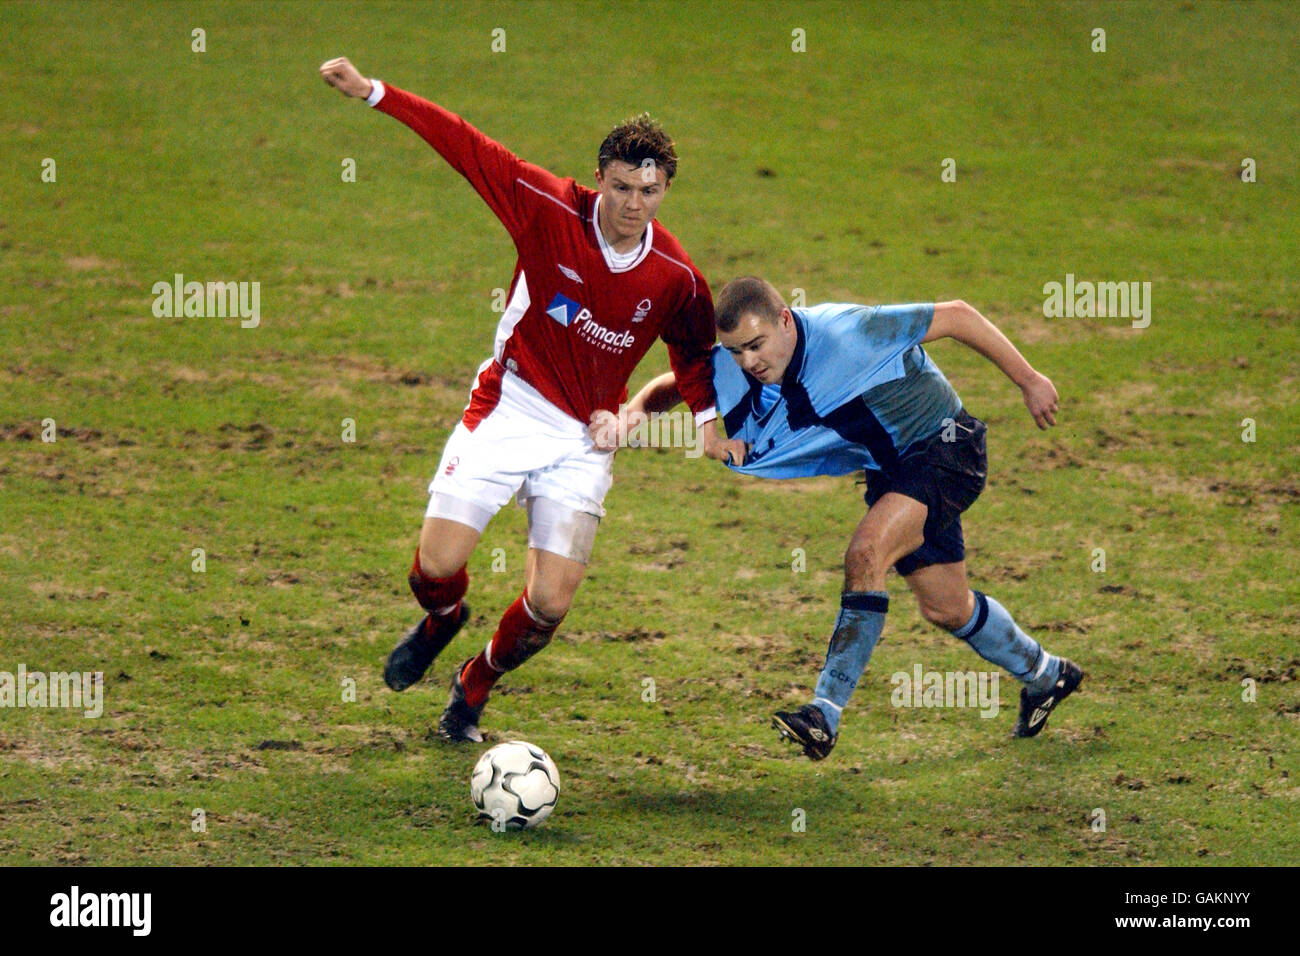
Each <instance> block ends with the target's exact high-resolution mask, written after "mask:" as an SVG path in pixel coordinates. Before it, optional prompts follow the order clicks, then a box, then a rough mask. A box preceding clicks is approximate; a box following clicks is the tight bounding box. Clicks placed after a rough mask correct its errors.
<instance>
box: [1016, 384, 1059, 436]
mask: <svg viewBox="0 0 1300 956" xmlns="http://www.w3.org/2000/svg"><path fill="white" fill-rule="evenodd" d="M1034 374H1035V377H1034V378H1033V379H1031V380H1030V381H1029V383H1028V384H1026V385H1023V386H1021V389H1020V390H1021V391H1022V392H1023V393H1024V396H1025V407H1026V408H1027V409H1029V414H1030V415H1033V416H1034V423H1035V424H1036V425H1038V427H1039V428H1047V427H1048V426H1049V425H1055V424H1056V403H1057V400H1058V399H1057V395H1056V386H1055V385H1053V384H1052V380H1051V379H1050V378H1048V377H1047V376H1046V375H1039V374H1038V373H1036V372H1035V373H1034Z"/></svg>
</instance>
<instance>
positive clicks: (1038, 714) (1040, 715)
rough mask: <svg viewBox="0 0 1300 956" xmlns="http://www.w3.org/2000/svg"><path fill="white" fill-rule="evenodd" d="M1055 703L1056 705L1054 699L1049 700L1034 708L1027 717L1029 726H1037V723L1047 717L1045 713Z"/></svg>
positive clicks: (1048, 712)
mask: <svg viewBox="0 0 1300 956" xmlns="http://www.w3.org/2000/svg"><path fill="white" fill-rule="evenodd" d="M1055 705H1056V701H1055V700H1049V701H1048V702H1047V703H1045V704H1043V705H1042V706H1040V707H1038V708H1037V709H1035V710H1034V712H1033V714H1031V715H1030V717H1029V726H1030V727H1037V726H1038V725H1039V724H1041V723H1042V722H1043V721H1045V720H1046V719H1047V715H1048V714H1050V713H1051V712H1052V708H1053V707H1054V706H1055Z"/></svg>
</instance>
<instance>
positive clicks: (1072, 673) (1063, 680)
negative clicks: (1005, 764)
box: [1011, 660, 1083, 737]
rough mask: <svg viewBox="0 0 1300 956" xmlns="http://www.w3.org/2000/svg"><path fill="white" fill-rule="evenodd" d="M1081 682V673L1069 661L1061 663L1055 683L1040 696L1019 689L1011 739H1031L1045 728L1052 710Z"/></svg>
mask: <svg viewBox="0 0 1300 956" xmlns="http://www.w3.org/2000/svg"><path fill="white" fill-rule="evenodd" d="M1082 680H1083V671H1081V670H1080V669H1079V665H1077V664H1076V663H1074V661H1070V660H1062V661H1061V674H1060V676H1059V677H1057V678H1056V683H1055V684H1053V685H1052V686H1051V687H1049V688H1048V689H1047V690H1045V691H1044V692H1043V693H1041V694H1034V693H1030V690H1029V688H1028V687H1022V688H1020V718H1019V719H1018V720H1017V721H1016V727H1015V729H1014V730H1013V731H1011V736H1013V737H1033V736H1035V735H1036V734H1037V733H1038V732H1039V731H1041V730H1042V729H1043V728H1044V727H1046V726H1047V717H1048V715H1049V714H1051V712H1052V709H1053V708H1055V707H1056V705H1057V704H1059V703H1060V702H1061V701H1063V700H1065V698H1067V697H1069V696H1070V695H1071V694H1072V693H1074V690H1075V688H1076V687H1078V686H1079V684H1080V682H1082Z"/></svg>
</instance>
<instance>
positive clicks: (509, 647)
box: [438, 589, 560, 741]
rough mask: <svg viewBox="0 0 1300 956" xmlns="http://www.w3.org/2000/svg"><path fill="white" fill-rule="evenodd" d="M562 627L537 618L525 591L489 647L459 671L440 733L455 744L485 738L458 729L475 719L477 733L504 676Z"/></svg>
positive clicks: (553, 622)
mask: <svg viewBox="0 0 1300 956" xmlns="http://www.w3.org/2000/svg"><path fill="white" fill-rule="evenodd" d="M559 626H560V622H559V621H552V620H547V619H545V618H540V617H539V616H538V614H537V612H536V611H534V610H533V609H532V608H531V607H530V606H529V603H528V591H527V589H525V590H524V592H523V593H522V594H521V595H519V597H518V598H516V599H515V602H514V603H513V604H512V605H510V607H509V608H507V609H506V613H505V614H503V615H502V617H501V623H500V624H499V625H497V630H496V633H495V634H493V635H492V640H491V641H489V642H488V646H487V647H486V648H484V649H483V651H482V652H481V653H479V654H478V655H476V656H475V657H473V658H471V659H470V660H469V661H467V662H466V663H465V664H464V666H462V667H460V668H458V669H457V671H456V677H455V678H454V679H453V681H452V689H451V699H450V700H449V701H448V702H447V708H446V710H444V711H443V715H442V720H440V721H439V724H438V732H439V733H440V734H441V735H442V736H443V737H444V738H445V739H447V740H452V741H463V740H476V739H477V740H481V739H482V737H478V738H475V737H473V736H470V735H468V734H467V733H462V732H461V731H460V730H458V729H457V728H458V727H460V726H461V725H464V724H465V723H466V721H468V720H469V718H470V717H471V716H472V718H473V720H472V724H473V726H474V728H475V732H477V727H478V718H479V716H480V714H482V712H483V707H484V706H485V705H486V704H487V699H488V695H489V694H490V693H491V691H492V688H493V686H495V684H496V682H497V681H498V680H499V679H500V678H501V675H502V674H504V673H506V672H507V671H512V670H514V669H515V668H516V667H519V666H520V665H521V664H523V663H524V661H526V660H528V659H529V658H530V657H532V656H533V655H534V654H536V653H537V652H538V651H540V650H541V649H542V648H544V647H545V646H546V645H547V644H549V643H550V642H551V637H552V636H553V635H554V634H555V629H556V628H557V627H559Z"/></svg>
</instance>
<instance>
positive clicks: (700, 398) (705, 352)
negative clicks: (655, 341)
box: [660, 266, 718, 425]
mask: <svg viewBox="0 0 1300 956" xmlns="http://www.w3.org/2000/svg"><path fill="white" fill-rule="evenodd" d="M691 275H692V279H693V282H692V287H691V288H690V289H688V290H687V299H686V304H685V305H684V306H682V308H681V309H679V310H678V312H677V315H675V316H674V317H673V318H672V320H671V321H669V323H668V324H667V325H666V326H665V327H664V330H663V332H662V333H661V334H660V337H661V338H662V339H663V340H664V344H665V345H667V346H668V364H669V365H671V366H672V370H673V373H674V374H675V375H676V376H677V390H678V391H679V392H681V395H682V398H683V399H684V400H685V401H686V404H687V405H688V406H690V409H691V411H692V412H694V413H695V424H696V425H703V424H705V423H706V422H710V421H712V420H713V419H715V418H717V417H718V412H717V407H716V406H717V402H716V401H715V399H714V394H713V363H712V358H711V352H712V349H713V337H714V331H713V296H712V295H711V294H710V292H709V285H708V283H707V282H705V281H704V276H702V275H700V273H699V270H698V269H696V268H694V266H692V267H691Z"/></svg>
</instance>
